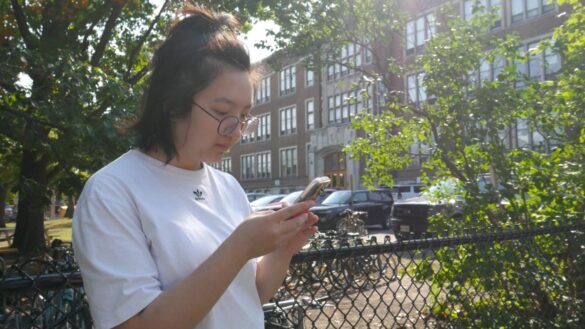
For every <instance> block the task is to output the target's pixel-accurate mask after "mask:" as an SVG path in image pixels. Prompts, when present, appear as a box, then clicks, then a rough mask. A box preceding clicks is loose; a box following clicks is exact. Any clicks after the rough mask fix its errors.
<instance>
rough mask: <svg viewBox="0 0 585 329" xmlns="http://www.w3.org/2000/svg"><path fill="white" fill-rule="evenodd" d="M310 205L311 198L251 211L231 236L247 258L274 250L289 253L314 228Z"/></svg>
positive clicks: (311, 232)
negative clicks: (285, 205) (273, 209)
mask: <svg viewBox="0 0 585 329" xmlns="http://www.w3.org/2000/svg"><path fill="white" fill-rule="evenodd" d="M314 205H315V202H314V201H305V202H301V203H297V204H293V205H291V206H288V207H284V208H282V209H280V210H278V211H274V212H272V211H270V212H257V213H254V214H252V215H251V216H250V217H249V218H248V219H247V220H245V221H243V222H242V223H241V224H240V225H239V226H238V227H237V228H236V230H235V231H234V233H233V234H232V238H234V239H237V241H239V243H238V245H240V246H241V248H242V251H245V255H246V256H247V258H248V259H251V258H256V257H260V256H263V255H266V254H268V253H271V252H273V251H275V250H281V251H283V252H286V253H287V254H289V255H292V254H294V253H296V252H297V251H298V250H299V249H300V248H301V247H302V246H303V244H304V242H305V240H306V239H307V238H308V237H309V236H310V235H311V234H313V233H314V232H315V230H316V228H314V227H312V225H313V224H315V223H316V222H317V216H315V215H314V214H312V213H309V212H308V210H309V208H311V207H312V206H314Z"/></svg>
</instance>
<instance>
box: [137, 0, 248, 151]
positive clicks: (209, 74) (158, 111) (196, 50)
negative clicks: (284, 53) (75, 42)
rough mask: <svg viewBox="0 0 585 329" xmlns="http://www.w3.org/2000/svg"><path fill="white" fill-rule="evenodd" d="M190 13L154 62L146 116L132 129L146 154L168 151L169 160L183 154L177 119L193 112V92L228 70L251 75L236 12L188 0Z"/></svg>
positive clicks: (144, 102)
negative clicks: (179, 152) (178, 146)
mask: <svg viewBox="0 0 585 329" xmlns="http://www.w3.org/2000/svg"><path fill="white" fill-rule="evenodd" d="M182 12H183V13H184V14H185V15H186V17H184V18H183V19H181V20H180V21H178V22H177V23H176V24H175V25H174V26H173V27H172V29H171V31H170V33H169V35H168V37H167V38H166V40H165V41H164V42H163V43H162V45H161V46H160V47H159V48H158V49H157V51H156V52H155V54H154V57H153V60H152V73H151V75H150V78H149V82H148V88H147V90H146V93H145V95H144V96H143V100H142V104H141V109H140V116H139V117H138V119H137V121H136V122H135V123H134V124H133V126H132V129H133V130H134V132H135V133H136V135H137V140H136V144H137V146H138V148H140V149H141V150H142V151H144V152H149V151H152V150H159V151H162V152H164V154H165V156H166V160H167V161H166V162H167V163H168V162H169V161H171V160H172V159H173V158H174V157H175V156H176V155H177V149H176V146H175V141H174V139H173V136H174V127H175V124H174V121H176V120H177V119H184V118H188V117H190V115H191V109H192V106H193V105H192V102H193V96H194V95H195V94H197V93H198V92H200V91H201V90H203V89H205V88H206V87H207V86H209V84H211V82H212V81H213V79H215V78H216V77H217V76H218V75H219V74H220V73H221V72H223V71H225V70H226V68H232V69H233V68H235V69H239V70H242V71H245V72H249V73H250V77H251V79H252V76H253V72H252V69H251V65H250V56H249V54H248V51H247V49H246V48H245V46H244V44H243V43H242V42H241V41H240V40H238V38H237V31H238V29H239V28H240V24H239V22H238V21H237V20H236V19H235V18H234V17H233V16H232V15H230V14H227V13H216V12H213V11H211V10H208V9H206V8H204V7H201V6H196V5H192V4H187V5H186V6H185V7H184V8H183V10H182Z"/></svg>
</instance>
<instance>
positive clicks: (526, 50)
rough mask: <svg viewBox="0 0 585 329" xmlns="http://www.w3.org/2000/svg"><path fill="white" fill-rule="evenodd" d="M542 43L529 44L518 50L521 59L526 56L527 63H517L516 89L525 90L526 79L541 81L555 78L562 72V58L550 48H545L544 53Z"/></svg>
mask: <svg viewBox="0 0 585 329" xmlns="http://www.w3.org/2000/svg"><path fill="white" fill-rule="evenodd" d="M541 42H542V41H535V42H531V43H528V44H527V45H526V46H522V47H520V48H519V49H518V51H519V54H520V57H524V56H525V55H526V54H529V55H528V58H527V59H526V61H524V62H522V61H515V62H514V63H515V65H516V70H517V72H518V73H517V79H516V82H515V84H516V88H523V87H524V86H525V85H526V83H525V81H524V79H525V77H528V78H530V79H535V80H539V81H543V80H548V79H551V78H553V77H554V76H555V75H556V74H557V73H558V72H559V71H560V70H561V57H560V55H559V53H558V52H556V51H555V50H554V49H553V48H551V47H550V46H548V47H545V48H544V49H543V50H542V51H541V50H539V49H538V48H539V47H540V44H541Z"/></svg>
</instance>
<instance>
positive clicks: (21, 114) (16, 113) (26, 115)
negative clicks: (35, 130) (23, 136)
mask: <svg viewBox="0 0 585 329" xmlns="http://www.w3.org/2000/svg"><path fill="white" fill-rule="evenodd" d="M0 110H2V111H5V112H6V113H8V114H10V115H12V116H15V117H20V118H23V119H25V120H27V121H31V122H33V123H36V124H38V125H41V126H45V127H49V128H57V129H59V130H61V131H65V130H67V127H65V126H61V125H57V124H54V123H52V122H48V121H45V120H41V119H38V118H35V117H34V116H32V115H31V114H29V113H25V112H21V111H15V110H12V109H10V108H9V107H8V106H6V105H0Z"/></svg>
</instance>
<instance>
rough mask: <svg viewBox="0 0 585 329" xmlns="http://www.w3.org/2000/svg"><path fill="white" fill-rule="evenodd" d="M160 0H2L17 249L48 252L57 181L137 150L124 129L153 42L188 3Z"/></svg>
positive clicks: (2, 77)
mask: <svg viewBox="0 0 585 329" xmlns="http://www.w3.org/2000/svg"><path fill="white" fill-rule="evenodd" d="M159 2H160V3H161V6H160V7H159V8H157V6H155V5H154V4H153V3H152V2H149V1H139V0H96V1H89V0H59V1H29V2H25V1H22V0H11V1H2V2H1V3H0V13H1V15H2V18H3V19H2V25H0V61H1V62H2V63H3V65H2V66H1V67H0V128H1V129H0V137H1V138H3V139H7V140H8V141H10V143H9V147H10V148H11V152H13V153H15V154H16V153H18V152H20V153H19V156H18V160H17V161H18V162H17V164H16V166H17V167H18V175H19V176H18V177H15V178H18V179H17V181H18V194H19V203H18V218H17V226H16V232H15V238H14V246H15V247H17V248H18V249H19V250H20V251H21V252H36V251H41V250H42V249H43V245H44V234H43V212H44V209H45V207H46V205H47V203H48V197H47V188H48V186H50V185H51V184H52V183H53V182H54V181H55V179H57V178H59V177H61V178H63V179H65V178H66V179H67V180H69V181H71V179H72V178H74V177H78V178H77V181H78V182H79V181H82V180H83V177H87V176H88V173H90V172H93V171H95V170H96V169H97V168H99V167H101V166H102V165H104V164H105V163H107V162H109V161H111V160H112V159H113V158H114V157H115V156H117V155H119V154H120V153H121V152H123V151H124V150H127V149H128V148H129V147H130V145H131V140H130V138H129V137H124V136H122V135H121V134H119V133H118V128H120V127H121V126H123V125H124V124H125V123H126V122H127V120H128V119H130V118H132V117H133V116H134V115H135V113H136V108H137V105H138V104H139V97H140V94H141V90H142V89H143V84H144V81H145V77H147V75H148V71H149V60H150V57H151V55H152V51H153V47H154V46H155V45H156V44H157V42H159V41H160V40H161V36H162V35H163V32H164V31H165V29H166V28H167V26H168V24H169V23H170V22H171V21H172V18H173V16H174V14H173V13H174V10H175V9H177V6H179V5H180V4H179V3H177V2H173V1H169V0H166V1H164V2H163V1H159ZM206 3H207V4H208V5H210V6H211V7H214V8H218V9H223V10H228V11H229V10H236V13H237V14H238V16H239V17H240V18H241V19H244V20H245V21H247V20H248V19H249V17H250V15H252V14H253V13H254V12H255V11H256V10H259V9H261V6H260V5H258V3H257V1H248V2H243V3H242V2H240V1H223V2H221V3H217V2H214V1H207V2H206ZM247 27H248V28H249V25H247ZM77 186H79V184H77Z"/></svg>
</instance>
